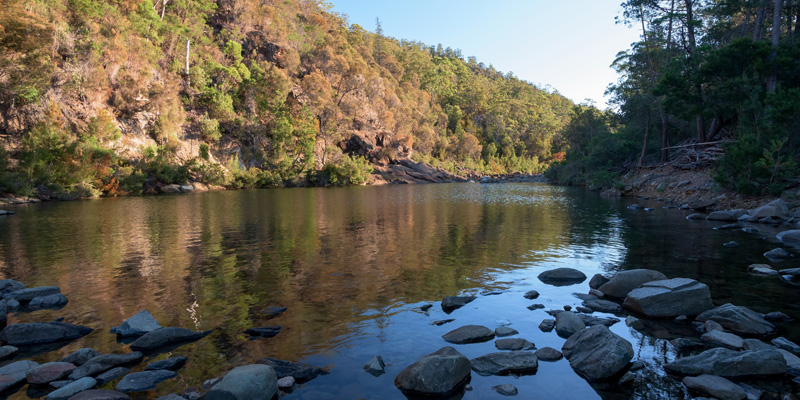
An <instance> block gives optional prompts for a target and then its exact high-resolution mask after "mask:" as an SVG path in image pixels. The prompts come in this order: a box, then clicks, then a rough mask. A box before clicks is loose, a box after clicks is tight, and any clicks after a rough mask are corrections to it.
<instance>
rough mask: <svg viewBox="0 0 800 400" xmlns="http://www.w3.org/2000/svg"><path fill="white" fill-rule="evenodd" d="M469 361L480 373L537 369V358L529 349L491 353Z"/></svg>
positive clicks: (523, 371)
mask: <svg viewBox="0 0 800 400" xmlns="http://www.w3.org/2000/svg"><path fill="white" fill-rule="evenodd" d="M469 362H470V364H471V365H472V370H473V371H475V372H477V373H479V374H481V375H508V374H516V375H525V374H535V373H536V371H537V370H538V369H539V359H537V358H536V356H535V355H534V354H533V353H532V352H530V351H512V352H503V353H491V354H487V355H485V356H481V357H477V358H473V359H472V360H470V361H469Z"/></svg>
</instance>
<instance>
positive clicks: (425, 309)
mask: <svg viewBox="0 0 800 400" xmlns="http://www.w3.org/2000/svg"><path fill="white" fill-rule="evenodd" d="M431 308H433V304H430V303H429V304H423V305H421V306H419V310H420V311H422V312H426V311H428V310H430V309H431ZM279 380H280V379H279Z"/></svg>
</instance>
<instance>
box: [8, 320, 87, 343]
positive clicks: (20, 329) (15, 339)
mask: <svg viewBox="0 0 800 400" xmlns="http://www.w3.org/2000/svg"><path fill="white" fill-rule="evenodd" d="M91 332H92V328H88V327H85V326H80V325H72V324H66V323H63V322H31V323H20V324H12V325H9V326H7V327H6V328H5V329H3V331H2V332H0V340H2V341H3V342H5V343H7V344H10V345H12V346H27V345H34V344H44V343H55V342H62V341H67V340H74V339H78V338H80V337H83V336H85V335H88V334H89V333H91Z"/></svg>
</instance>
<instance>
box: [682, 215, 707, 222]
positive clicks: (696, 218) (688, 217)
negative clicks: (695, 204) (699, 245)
mask: <svg viewBox="0 0 800 400" xmlns="http://www.w3.org/2000/svg"><path fill="white" fill-rule="evenodd" d="M686 219H688V220H690V221H691V220H700V219H706V215H705V214H698V213H695V214H689V215H687V216H686Z"/></svg>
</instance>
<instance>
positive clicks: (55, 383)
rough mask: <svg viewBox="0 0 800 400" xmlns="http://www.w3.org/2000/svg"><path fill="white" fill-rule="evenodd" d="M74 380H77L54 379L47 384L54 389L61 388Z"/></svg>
mask: <svg viewBox="0 0 800 400" xmlns="http://www.w3.org/2000/svg"><path fill="white" fill-rule="evenodd" d="M72 382H75V381H73V380H70V379H64V380H62V381H52V382H50V384H49V385H47V386H49V387H51V388H52V389H61V388H62V387H64V386H67V385H69V384H70V383H72Z"/></svg>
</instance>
